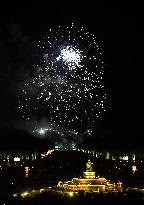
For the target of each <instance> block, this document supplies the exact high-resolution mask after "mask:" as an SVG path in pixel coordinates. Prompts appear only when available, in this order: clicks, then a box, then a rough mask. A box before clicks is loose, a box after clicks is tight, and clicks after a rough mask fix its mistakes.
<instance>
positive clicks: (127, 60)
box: [0, 1, 144, 144]
mask: <svg viewBox="0 0 144 205" xmlns="http://www.w3.org/2000/svg"><path fill="white" fill-rule="evenodd" d="M40 2H41V3H36V2H34V3H33V4H32V3H31V5H30V4H29V3H26V2H25V3H20V2H18V3H17V4H15V5H14V4H13V3H11V4H10V3H8V2H5V5H3V6H2V7H1V8H0V9H1V10H2V11H3V12H0V13H1V14H0V15H1V16H0V45H2V44H3V47H1V48H0V53H1V56H0V58H1V59H0V96H1V97H0V128H1V133H0V137H1V140H3V139H4V137H8V138H11V137H12V136H11V134H10V133H11V130H10V128H11V127H14V128H15V129H22V128H21V123H20V121H19V117H18V114H17V112H16V110H17V109H16V98H15V89H16V88H15V86H16V84H17V83H18V82H19V80H20V78H23V76H18V75H17V74H18V69H19V67H22V66H21V65H22V64H23V67H24V68H23V71H24V73H23V75H24V74H25V69H26V70H29V69H30V63H33V57H32V56H33V55H36V53H32V52H33V51H31V49H32V46H34V45H35V44H36V42H37V41H38V39H39V37H40V36H41V35H43V33H44V32H45V31H47V29H48V28H49V27H51V26H53V25H58V24H61V23H63V24H66V23H69V22H70V23H71V22H79V24H82V25H83V26H85V25H86V27H87V28H88V29H89V30H90V31H91V32H94V33H95V34H96V36H97V38H98V40H99V41H100V42H101V43H102V45H103V52H104V62H105V75H104V83H105V88H106V89H107V94H108V105H107V111H106V113H105V114H104V116H103V120H102V121H101V122H100V125H99V126H98V134H97V137H99V139H100V140H101V141H102V143H104V142H106V143H107V142H109V143H110V144H113V143H114V144H117V143H120V144H130V143H132V144H141V143H142V141H143V137H144V128H143V127H144V126H143V125H144V117H143V116H144V97H143V95H144V90H143V89H144V81H143V73H144V72H143V45H144V44H143V43H144V41H143V36H144V31H143V18H142V17H143V15H142V13H141V11H136V9H133V10H131V9H130V8H129V9H126V8H125V9H124V8H123V9H122V8H118V7H106V6H104V7H102V6H101V7H98V6H97V5H92V4H86V3H84V4H83V5H81V6H80V5H79V6H78V5H77V6H76V5H73V4H72V3H68V2H67V3H58V4H57V3H55V2H53V3H46V2H48V1H40ZM15 25H19V26H20V29H19V30H20V36H18V38H20V39H22V41H23V42H25V41H26V43H23V44H22V45H21V46H20V48H19V49H21V48H22V49H24V50H23V51H21V52H22V53H23V55H22V53H21V56H22V57H20V58H19V57H18V58H17V57H16V56H17V53H18V49H15V46H16V45H17V44H16V43H14V42H12V43H11V42H10V39H9V31H10V32H11V31H14V29H13V28H14V26H15ZM8 30H9V31H8ZM1 42H2V44H1ZM12 47H13V48H12ZM11 51H13V54H11ZM14 51H15V52H16V53H15V54H14ZM25 51H26V52H25ZM13 59H14V60H13ZM14 62H17V63H16V66H14V65H13V64H14ZM4 68H5V69H7V71H6V70H4ZM94 139H95V138H94ZM95 141H96V140H95ZM96 142H97V141H96ZM89 143H91V142H89Z"/></svg>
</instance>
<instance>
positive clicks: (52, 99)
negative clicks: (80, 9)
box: [19, 24, 106, 134]
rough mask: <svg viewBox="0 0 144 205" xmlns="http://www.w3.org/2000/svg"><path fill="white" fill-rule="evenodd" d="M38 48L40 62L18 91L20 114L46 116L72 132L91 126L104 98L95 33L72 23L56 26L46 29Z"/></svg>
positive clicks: (95, 119)
mask: <svg viewBox="0 0 144 205" xmlns="http://www.w3.org/2000/svg"><path fill="white" fill-rule="evenodd" d="M38 48H39V55H40V59H41V60H40V63H39V65H37V66H36V67H35V68H34V69H33V76H32V77H31V78H30V79H28V80H27V82H25V83H24V85H23V87H22V89H21V91H20V93H19V110H20V112H21V113H22V116H23V117H24V118H25V119H32V118H33V117H35V116H37V117H38V118H42V117H46V118H47V120H48V121H49V123H52V124H53V123H54V124H57V125H58V126H61V127H66V128H68V129H70V130H75V132H76V133H77V132H79V133H84V132H85V131H86V130H87V129H88V128H90V129H91V128H93V126H94V124H95V123H96V121H97V119H99V118H100V116H101V114H102V113H103V112H104V111H105V106H104V104H105V100H106V94H105V89H104V86H103V73H104V63H103V60H102V49H101V47H100V46H98V44H97V39H96V37H95V35H94V34H91V33H89V32H87V31H85V29H84V28H83V27H81V28H78V27H75V26H74V25H73V24H72V25H71V26H70V27H66V28H63V27H60V26H59V27H58V28H55V29H53V30H52V29H50V30H49V32H48V33H47V35H45V36H44V37H43V38H42V40H41V41H39V43H38ZM45 131H47V128H45ZM45 131H44V130H43V129H41V133H42V134H44V133H45Z"/></svg>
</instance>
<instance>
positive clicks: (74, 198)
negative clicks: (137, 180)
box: [1, 191, 144, 205]
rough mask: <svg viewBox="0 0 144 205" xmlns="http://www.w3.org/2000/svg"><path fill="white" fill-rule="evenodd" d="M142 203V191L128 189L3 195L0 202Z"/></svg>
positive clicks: (30, 204)
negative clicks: (16, 195) (128, 190)
mask: <svg viewBox="0 0 144 205" xmlns="http://www.w3.org/2000/svg"><path fill="white" fill-rule="evenodd" d="M135 203H137V204H138V205H140V204H144V193H141V192H136V191H130V192H127V193H108V194H104V193H100V194H96V193H84V192H79V193H78V194H73V195H70V194H68V193H66V194H61V193H57V192H55V193H53V192H51V191H46V192H43V193H41V194H39V195H36V196H34V197H31V198H29V197H25V198H21V197H17V198H14V197H9V198H8V197H4V198H3V199H1V204H3V205H4V204H5V205H33V204H34V205H63V204H64V205H67V204H71V205H72V204H74V205H77V204H81V205H82V204H97V205H115V204H116V205H120V204H121V205H128V204H135Z"/></svg>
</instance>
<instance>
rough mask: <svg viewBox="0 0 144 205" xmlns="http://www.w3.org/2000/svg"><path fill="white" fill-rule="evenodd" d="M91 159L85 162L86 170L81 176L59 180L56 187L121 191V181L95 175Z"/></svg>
mask: <svg viewBox="0 0 144 205" xmlns="http://www.w3.org/2000/svg"><path fill="white" fill-rule="evenodd" d="M91 164H92V163H91V161H90V160H88V162H87V163H86V171H85V172H83V178H73V179H72V180H71V181H67V182H64V183H63V182H61V181H60V182H59V183H58V185H57V187H58V188H60V189H63V190H67V191H80V190H83V191H93V192H105V191H114V190H117V191H122V183H121V182H117V183H111V182H110V181H109V180H107V179H106V178H101V177H95V172H94V171H93V169H92V165H91Z"/></svg>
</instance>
